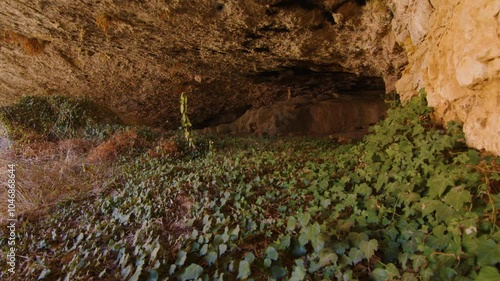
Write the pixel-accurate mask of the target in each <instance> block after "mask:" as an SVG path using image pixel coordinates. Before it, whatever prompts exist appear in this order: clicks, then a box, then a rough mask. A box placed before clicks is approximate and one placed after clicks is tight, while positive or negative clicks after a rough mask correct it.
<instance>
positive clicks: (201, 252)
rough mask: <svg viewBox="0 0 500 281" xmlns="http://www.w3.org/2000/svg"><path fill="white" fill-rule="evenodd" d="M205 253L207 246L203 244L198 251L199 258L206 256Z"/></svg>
mask: <svg viewBox="0 0 500 281" xmlns="http://www.w3.org/2000/svg"><path fill="white" fill-rule="evenodd" d="M207 251H208V244H205V245H203V247H201V250H200V255H201V256H204V255H206V254H207Z"/></svg>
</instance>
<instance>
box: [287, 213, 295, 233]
mask: <svg viewBox="0 0 500 281" xmlns="http://www.w3.org/2000/svg"><path fill="white" fill-rule="evenodd" d="M296 224H297V220H296V219H295V217H293V216H290V217H288V221H287V223H286V230H288V231H294V230H295V225H296Z"/></svg>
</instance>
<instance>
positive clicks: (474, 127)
mask: <svg viewBox="0 0 500 281" xmlns="http://www.w3.org/2000/svg"><path fill="white" fill-rule="evenodd" d="M390 2H391V3H390V6H391V9H392V10H393V11H394V15H395V16H394V20H393V31H394V33H395V35H396V38H397V39H398V42H399V43H400V44H401V45H402V46H404V48H405V50H406V52H407V56H408V60H409V64H408V66H407V67H406V69H405V70H404V71H403V74H402V77H401V79H400V80H399V81H398V82H397V83H396V89H397V91H398V92H399V93H400V95H401V97H402V98H403V99H408V98H410V97H411V96H413V95H415V93H416V92H417V90H418V89H420V88H425V90H426V92H427V100H428V103H429V106H431V107H433V108H434V110H435V112H434V119H435V120H436V121H438V122H441V123H443V124H446V123H447V122H448V121H450V120H457V121H461V122H463V123H464V132H465V135H466V138H467V143H468V144H469V145H470V146H472V147H476V148H479V149H485V150H487V151H489V152H492V153H495V154H497V155H500V1H492V0H475V1H465V0H462V1H437V0H432V1H427V0H404V1H400V0H398V1H396V0H394V1H390Z"/></svg>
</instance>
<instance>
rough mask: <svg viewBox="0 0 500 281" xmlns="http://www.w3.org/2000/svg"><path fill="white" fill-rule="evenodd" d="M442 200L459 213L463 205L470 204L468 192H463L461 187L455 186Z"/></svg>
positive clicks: (470, 196)
mask: <svg viewBox="0 0 500 281" xmlns="http://www.w3.org/2000/svg"><path fill="white" fill-rule="evenodd" d="M443 199H444V202H445V203H446V204H448V205H450V206H452V207H453V208H455V210H457V211H460V210H462V209H463V207H464V204H465V203H469V202H471V200H472V195H471V194H470V192H469V191H468V190H463V187H461V186H456V187H454V188H452V189H451V190H450V192H448V194H446V196H444V198H443Z"/></svg>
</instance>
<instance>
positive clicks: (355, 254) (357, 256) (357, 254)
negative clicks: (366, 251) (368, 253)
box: [348, 248, 364, 265]
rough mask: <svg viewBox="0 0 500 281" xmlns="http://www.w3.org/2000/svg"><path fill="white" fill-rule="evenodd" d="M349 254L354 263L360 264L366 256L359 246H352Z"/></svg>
mask: <svg viewBox="0 0 500 281" xmlns="http://www.w3.org/2000/svg"><path fill="white" fill-rule="evenodd" d="M348 256H349V259H350V260H351V262H352V265H356V264H358V263H359V262H360V261H362V260H363V258H364V256H363V252H362V251H361V250H360V249H358V248H351V250H350V251H349V254H348Z"/></svg>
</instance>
